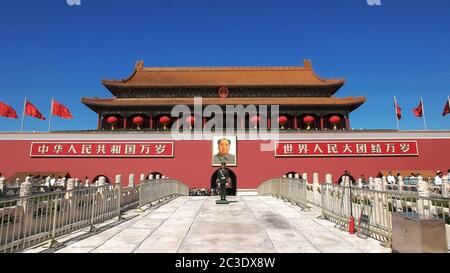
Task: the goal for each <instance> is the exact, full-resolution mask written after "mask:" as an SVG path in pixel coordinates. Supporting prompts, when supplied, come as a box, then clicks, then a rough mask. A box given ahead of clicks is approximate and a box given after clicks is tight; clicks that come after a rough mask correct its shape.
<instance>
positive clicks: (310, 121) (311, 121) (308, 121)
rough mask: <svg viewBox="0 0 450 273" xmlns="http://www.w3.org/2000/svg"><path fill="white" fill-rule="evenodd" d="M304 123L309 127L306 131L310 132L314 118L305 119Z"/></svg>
mask: <svg viewBox="0 0 450 273" xmlns="http://www.w3.org/2000/svg"><path fill="white" fill-rule="evenodd" d="M303 122H304V123H306V124H307V125H308V128H306V129H307V130H309V129H311V124H312V123H313V122H314V117H312V116H309V115H308V116H306V117H304V118H303Z"/></svg>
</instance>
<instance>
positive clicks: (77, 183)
mask: <svg viewBox="0 0 450 273" xmlns="http://www.w3.org/2000/svg"><path fill="white" fill-rule="evenodd" d="M74 183H75V188H78V187H79V186H80V184H79V180H78V177H77V178H75V181H74Z"/></svg>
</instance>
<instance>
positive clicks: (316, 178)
mask: <svg viewBox="0 0 450 273" xmlns="http://www.w3.org/2000/svg"><path fill="white" fill-rule="evenodd" d="M319 188H320V184H319V174H318V173H313V200H314V204H316V205H320V204H319V203H320V201H321V198H320V193H319V191H320V190H319Z"/></svg>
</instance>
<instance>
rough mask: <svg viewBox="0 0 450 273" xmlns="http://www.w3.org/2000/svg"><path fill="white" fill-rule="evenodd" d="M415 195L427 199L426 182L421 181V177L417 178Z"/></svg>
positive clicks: (428, 194) (428, 193)
mask: <svg viewBox="0 0 450 273" xmlns="http://www.w3.org/2000/svg"><path fill="white" fill-rule="evenodd" d="M417 179H418V181H417V194H419V196H422V197H429V196H430V192H429V190H428V182H427V181H425V180H423V178H422V176H419V177H417Z"/></svg>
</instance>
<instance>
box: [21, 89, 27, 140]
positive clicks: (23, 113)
mask: <svg viewBox="0 0 450 273" xmlns="http://www.w3.org/2000/svg"><path fill="white" fill-rule="evenodd" d="M26 105H27V97H25V99H24V100H23V112H22V125H21V126H20V132H21V133H22V132H23V119H24V118H25V106H26Z"/></svg>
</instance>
